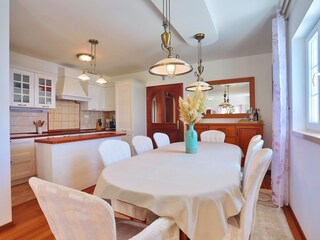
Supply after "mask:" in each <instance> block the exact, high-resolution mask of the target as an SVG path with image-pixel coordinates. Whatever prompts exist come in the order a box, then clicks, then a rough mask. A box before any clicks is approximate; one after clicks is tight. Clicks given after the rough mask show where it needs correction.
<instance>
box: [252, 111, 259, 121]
mask: <svg viewBox="0 0 320 240" xmlns="http://www.w3.org/2000/svg"><path fill="white" fill-rule="evenodd" d="M253 121H259V114H258V109H257V108H255V109H254V113H253Z"/></svg>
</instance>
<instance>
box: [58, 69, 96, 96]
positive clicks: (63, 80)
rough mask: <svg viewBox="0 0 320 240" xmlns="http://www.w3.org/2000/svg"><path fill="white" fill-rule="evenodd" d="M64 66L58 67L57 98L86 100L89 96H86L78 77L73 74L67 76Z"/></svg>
mask: <svg viewBox="0 0 320 240" xmlns="http://www.w3.org/2000/svg"><path fill="white" fill-rule="evenodd" d="M66 72H67V71H66V69H65V68H59V69H58V82H57V85H56V86H57V87H56V96H57V99H62V100H71V101H80V102H87V101H89V100H90V99H91V98H90V97H88V96H87V94H86V93H85V91H84V89H83V87H82V86H81V83H80V81H81V80H79V79H77V78H76V77H75V76H76V75H77V74H75V76H71V77H70V76H67V74H66Z"/></svg>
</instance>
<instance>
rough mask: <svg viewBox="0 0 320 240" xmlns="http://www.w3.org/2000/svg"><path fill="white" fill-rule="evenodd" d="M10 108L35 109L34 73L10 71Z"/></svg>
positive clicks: (17, 70) (12, 69)
mask: <svg viewBox="0 0 320 240" xmlns="http://www.w3.org/2000/svg"><path fill="white" fill-rule="evenodd" d="M10 106H15V107H34V73H32V72H28V71H23V70H19V69H14V68H11V69H10Z"/></svg>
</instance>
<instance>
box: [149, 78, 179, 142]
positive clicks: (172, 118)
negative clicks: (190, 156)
mask: <svg viewBox="0 0 320 240" xmlns="http://www.w3.org/2000/svg"><path fill="white" fill-rule="evenodd" d="M179 96H181V97H182V96H183V84H182V83H178V84H170V85H161V86H153V87H147V135H148V137H150V138H151V139H152V140H153V134H154V133H155V132H163V133H166V134H168V136H169V138H170V142H179V141H183V123H182V121H180V120H179Z"/></svg>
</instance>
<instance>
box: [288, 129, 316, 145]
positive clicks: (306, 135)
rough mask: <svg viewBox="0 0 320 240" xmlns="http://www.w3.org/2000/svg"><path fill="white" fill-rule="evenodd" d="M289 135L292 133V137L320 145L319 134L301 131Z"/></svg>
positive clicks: (294, 131)
mask: <svg viewBox="0 0 320 240" xmlns="http://www.w3.org/2000/svg"><path fill="white" fill-rule="evenodd" d="M291 133H292V136H295V137H298V138H301V139H304V140H307V141H309V142H313V143H316V144H319V145H320V133H317V132H309V131H303V130H293V131H292V132H291Z"/></svg>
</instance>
